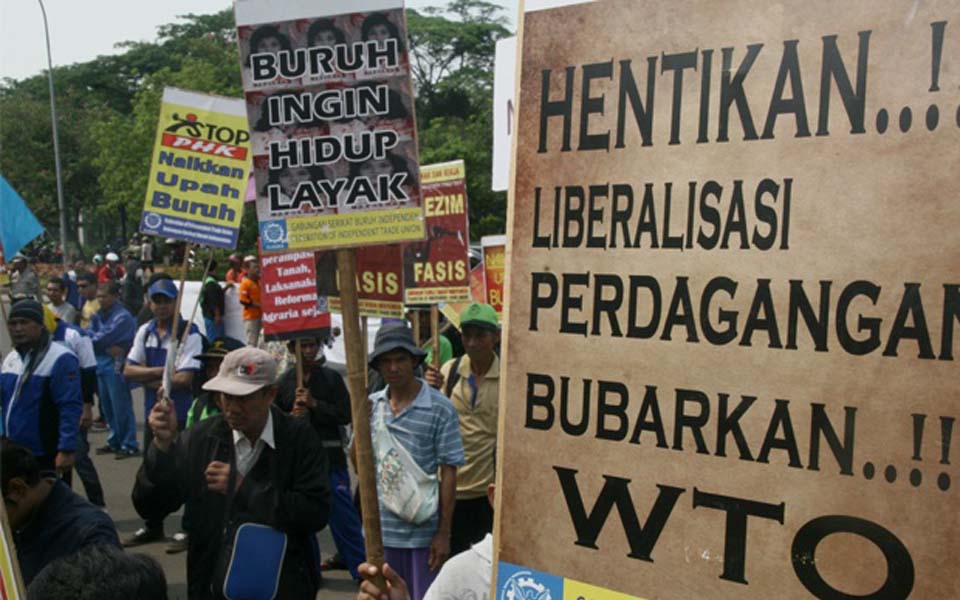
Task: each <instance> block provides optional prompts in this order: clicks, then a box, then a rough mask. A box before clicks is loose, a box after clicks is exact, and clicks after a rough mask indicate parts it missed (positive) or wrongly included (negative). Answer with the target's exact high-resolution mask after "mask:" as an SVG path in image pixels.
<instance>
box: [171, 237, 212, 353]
mask: <svg viewBox="0 0 960 600" xmlns="http://www.w3.org/2000/svg"><path fill="white" fill-rule="evenodd" d="M212 266H213V248H210V258H209V259H208V260H207V266H206V267H205V268H204V269H203V275H201V276H200V293H199V294H198V295H197V302H196V304H194V305H193V311H191V313H190V320H189V321H187V326H186V327H184V328H183V333H181V334H180V348H181V349H182V348H183V345H184V344H186V343H187V336H188V335H190V324H191V323H193V320H194V319H196V318H197V309H198V308H200V302H201V301H202V300H203V286H204V285H205V284H204V282H205V281H206V279H207V275H209V274H210V267H212ZM183 272H184V277H183V278H182V279H181V280H180V297H182V296H183V288H184V286H185V285H186V281H187V278H186V272H187V269H186V263H184V269H183ZM179 317H180V310H179V309H178V310H177V313H176V315H174V320H176V319H178V318H179ZM177 322H178V323H179V321H177ZM210 341H211V342H212V341H213V340H210ZM181 352H182V350H181ZM178 354H179V353H178ZM177 358H178V359H179V358H180V357H179V356H178V357H177Z"/></svg>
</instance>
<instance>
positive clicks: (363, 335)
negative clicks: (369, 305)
mask: <svg viewBox="0 0 960 600" xmlns="http://www.w3.org/2000/svg"><path fill="white" fill-rule="evenodd" d="M360 339H361V340H362V341H363V388H364V389H368V388H369V386H370V380H369V379H368V377H369V375H370V369H369V367H368V366H367V363H369V362H370V324H369V323H368V322H367V317H366V316H363V317H360Z"/></svg>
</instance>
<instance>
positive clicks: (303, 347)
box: [276, 337, 365, 579]
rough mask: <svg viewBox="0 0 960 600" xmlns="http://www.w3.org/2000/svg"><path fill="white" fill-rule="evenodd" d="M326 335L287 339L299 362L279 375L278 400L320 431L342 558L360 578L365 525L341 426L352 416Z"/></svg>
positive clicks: (332, 526)
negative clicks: (327, 361) (326, 350)
mask: <svg viewBox="0 0 960 600" xmlns="http://www.w3.org/2000/svg"><path fill="white" fill-rule="evenodd" d="M322 341H323V340H320V339H318V338H313V337H310V338H300V339H298V340H296V341H290V342H289V343H288V344H287V348H288V350H289V351H290V353H291V354H293V355H296V356H297V362H298V365H297V366H296V368H292V369H287V370H286V371H285V372H284V373H283V374H282V375H281V376H280V380H279V381H278V388H279V391H278V393H277V400H276V403H277V406H278V407H280V409H281V410H283V411H284V412H286V413H290V414H292V415H293V416H295V417H302V418H305V419H307V420H308V421H309V422H310V424H311V425H313V428H314V429H315V430H316V432H317V435H318V436H319V437H320V444H321V445H322V446H323V448H324V450H325V451H326V455H327V462H328V464H329V466H330V471H329V473H330V480H329V483H330V490H331V492H332V497H331V505H330V533H331V534H333V541H334V543H335V544H336V547H337V554H339V556H340V564H341V565H345V566H346V568H347V570H348V571H350V575H352V576H353V578H354V579H359V575H358V573H357V566H359V565H360V563H362V562H363V561H364V560H365V554H364V545H363V531H362V530H361V525H360V515H359V514H357V508H356V506H354V504H353V494H352V491H351V487H350V475H349V473H348V472H347V460H346V454H344V451H343V441H342V437H341V435H340V427H342V426H345V425H349V424H350V421H351V419H350V394H349V393H347V386H346V385H344V383H343V378H342V377H340V374H339V373H337V372H336V371H334V370H333V369H330V368H327V367H325V366H324V364H323V363H324V356H323V350H322V347H323V346H322ZM298 346H299V348H298ZM335 564H336V563H335V562H334V561H333V560H327V561H325V562H324V567H323V568H325V569H326V568H334V567H333V565H335ZM341 568H342V566H341Z"/></svg>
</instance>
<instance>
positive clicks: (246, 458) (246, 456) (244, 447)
mask: <svg viewBox="0 0 960 600" xmlns="http://www.w3.org/2000/svg"><path fill="white" fill-rule="evenodd" d="M264 445H267V446H270V447H271V448H273V449H274V450H276V448H277V445H276V443H275V442H274V439H273V412H272V411H271V412H268V413H267V424H266V425H264V426H263V431H262V432H261V433H260V437H259V438H258V439H257V442H256V444H251V443H250V440H248V439H247V437H246V436H245V435H243V434H242V433H240V432H239V431H237V430H236V429H234V430H233V447H234V449H235V450H236V452H237V471H239V472H240V474H241V475H243V476H244V477H246V475H247V473H249V472H250V469H252V468H253V465H255V464H257V460H259V459H260V453H261V452H263V446H264Z"/></svg>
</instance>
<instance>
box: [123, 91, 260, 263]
mask: <svg viewBox="0 0 960 600" xmlns="http://www.w3.org/2000/svg"><path fill="white" fill-rule="evenodd" d="M249 168H250V133H249V131H248V130H247V120H246V111H245V110H244V106H243V102H242V101H241V100H236V99H233V98H222V97H220V96H210V95H207V94H198V93H195V92H188V91H184V90H179V89H176V88H169V87H168V88H166V89H164V91H163V102H162V103H161V105H160V120H159V122H158V123H157V137H156V141H155V142H154V146H153V157H152V159H151V162H150V180H149V182H148V183H147V198H146V204H145V205H144V207H143V215H142V217H141V219H140V231H141V232H143V233H148V234H150V235H159V236H163V237H171V238H174V239H178V240H184V241H187V242H196V243H200V244H206V245H208V246H216V247H218V248H235V247H236V246H237V235H238V233H239V231H240V219H241V218H242V217H243V195H244V191H245V190H246V185H247V171H248V170H249Z"/></svg>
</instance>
